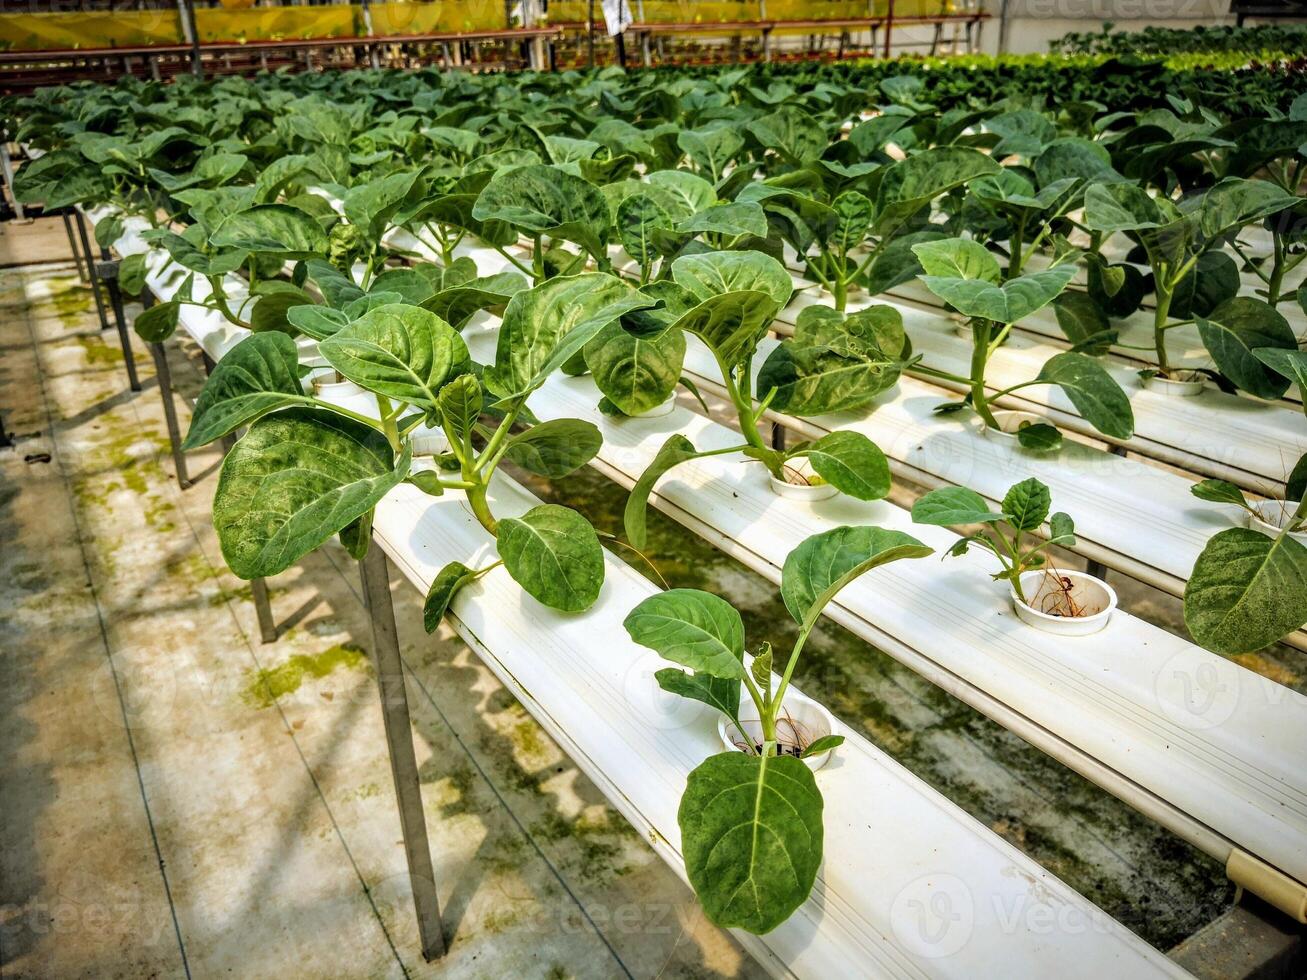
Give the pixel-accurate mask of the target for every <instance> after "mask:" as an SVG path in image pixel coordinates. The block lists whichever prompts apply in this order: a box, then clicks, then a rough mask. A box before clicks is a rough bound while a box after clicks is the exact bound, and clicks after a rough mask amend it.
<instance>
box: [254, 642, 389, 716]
mask: <svg viewBox="0 0 1307 980" xmlns="http://www.w3.org/2000/svg"><path fill="white" fill-rule="evenodd" d="M342 667H343V668H345V669H347V670H370V669H371V665H370V664H369V663H368V653H367V651H366V650H364V649H363V648H362V647H360V646H358V645H357V644H354V643H339V644H337V645H336V646H333V647H329V648H328V649H326V650H323V651H322V652H321V653H315V654H304V653H297V654H295V655H294V656H292V657H291V658H290V659H289V660H286V661H285V662H283V663H280V664H278V665H277V666H276V667H269V668H265V669H263V670H253V671H249V672H248V675H249V678H250V679H249V681H248V682H247V683H246V685H245V688H244V690H243V691H242V692H241V700H242V701H244V702H245V703H246V704H248V705H249V706H250V707H252V708H270V707H272V705H274V704H276V703H277V699H278V698H281V697H285V696H286V695H287V694H292V693H294V692H295V691H298V690H299V688H300V685H302V684H303V683H304V681H305V680H307V679H309V678H313V679H321V678H323V677H326V676H327V675H328V674H330V673H332V672H333V671H335V670H337V669H338V668H342Z"/></svg>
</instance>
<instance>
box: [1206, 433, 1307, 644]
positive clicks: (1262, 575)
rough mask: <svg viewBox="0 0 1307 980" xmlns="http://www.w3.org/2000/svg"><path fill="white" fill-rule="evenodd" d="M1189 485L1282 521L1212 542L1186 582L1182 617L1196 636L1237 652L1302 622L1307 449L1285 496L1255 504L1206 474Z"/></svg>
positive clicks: (1306, 611) (1210, 497)
mask: <svg viewBox="0 0 1307 980" xmlns="http://www.w3.org/2000/svg"><path fill="white" fill-rule="evenodd" d="M1190 489H1191V492H1192V493H1193V495H1194V496H1195V497H1197V498H1198V499H1199V500H1206V501H1209V502H1211V503H1218V504H1233V505H1234V506H1236V507H1239V508H1241V509H1242V510H1244V511H1246V512H1247V513H1248V514H1250V515H1251V516H1252V517H1253V518H1254V519H1256V520H1257V521H1259V522H1260V523H1261V524H1262V525H1263V526H1267V527H1272V528H1274V527H1277V526H1278V528H1279V531H1278V533H1276V534H1274V535H1267V534H1266V533H1264V532H1262V531H1258V530H1254V529H1251V528H1242V527H1234V528H1229V529H1227V530H1225V531H1220V532H1218V533H1217V534H1215V535H1214V536H1213V537H1212V538H1211V540H1209V541H1208V542H1207V545H1206V546H1205V547H1204V548H1203V550H1202V552H1201V553H1200V554H1199V556H1198V559H1197V560H1196V561H1195V562H1194V567H1193V570H1192V571H1191V572H1190V573H1189V581H1188V582H1187V583H1186V585H1185V593H1184V621H1185V626H1186V627H1187V628H1188V629H1189V633H1190V635H1191V636H1192V637H1193V638H1194V640H1195V641H1196V642H1198V643H1200V644H1201V645H1202V646H1204V647H1206V648H1207V649H1208V650H1211V651H1213V652H1214V653H1222V654H1227V655H1232V654H1239V653H1249V652H1251V651H1254V650H1260V649H1261V648H1263V647H1266V646H1269V645H1270V644H1272V643H1275V642H1276V641H1277V640H1281V639H1283V638H1284V637H1285V636H1286V635H1288V634H1289V633H1292V632H1293V631H1294V630H1297V629H1300V628H1302V626H1303V624H1304V623H1307V585H1304V572H1307V548H1304V547H1303V545H1302V544H1301V543H1300V542H1299V541H1298V540H1297V539H1296V538H1295V537H1294V535H1301V534H1302V533H1303V531H1304V530H1305V529H1307V503H1304V502H1303V501H1304V499H1305V498H1307V455H1304V456H1303V457H1302V458H1301V459H1299V460H1298V462H1297V464H1296V465H1295V466H1294V468H1293V470H1292V471H1291V472H1290V473H1289V476H1288V478H1287V479H1286V480H1285V485H1284V500H1282V501H1263V502H1262V504H1261V505H1257V504H1254V503H1252V502H1251V501H1249V499H1248V497H1247V495H1245V494H1244V492H1243V491H1242V490H1241V489H1239V487H1237V486H1235V485H1234V484H1233V483H1230V482H1229V481H1227V480H1201V481H1199V482H1198V483H1196V484H1194V485H1193V487H1191V488H1190ZM1267 505H1269V506H1267ZM1268 510H1269V511H1270V513H1267V511H1268Z"/></svg>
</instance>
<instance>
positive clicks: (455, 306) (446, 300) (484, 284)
mask: <svg viewBox="0 0 1307 980" xmlns="http://www.w3.org/2000/svg"><path fill="white" fill-rule="evenodd" d="M526 288H527V281H526V279H525V278H524V277H523V276H521V275H520V274H519V273H516V272H497V273H495V274H494V275H493V276H481V277H478V278H475V279H469V280H467V281H465V282H460V283H458V284H456V285H452V286H447V287H446V288H443V289H441V290H440V291H439V292H437V293H436V294H435V295H434V296H432V297H431V298H430V299H428V300H425V301H424V302H423V303H422V306H423V308H424V309H428V310H430V311H431V312H432V313H434V314H436V316H438V317H440V318H441V319H442V320H444V321H445V322H446V323H448V324H449V325H450V326H451V327H453V328H454V329H455V330H461V329H463V326H464V325H465V324H466V323H467V321H468V320H470V319H471V318H472V315H473V314H475V313H477V312H479V311H480V310H488V309H491V308H493V307H496V306H503V305H504V304H505V303H507V302H508V301H509V300H510V299H512V298H513V295H514V294H515V293H517V292H518V291H520V290H523V289H526Z"/></svg>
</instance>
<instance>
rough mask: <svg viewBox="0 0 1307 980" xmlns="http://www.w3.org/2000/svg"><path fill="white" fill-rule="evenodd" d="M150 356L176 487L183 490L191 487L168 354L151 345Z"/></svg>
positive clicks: (159, 347) (161, 345)
mask: <svg viewBox="0 0 1307 980" xmlns="http://www.w3.org/2000/svg"><path fill="white" fill-rule="evenodd" d="M150 356H151V357H153V358H154V373H155V376H156V377H157V378H158V381H159V395H160V397H161V398H163V418H164V421H165V422H167V424H168V445H169V446H171V447H172V465H173V468H174V469H176V470H177V485H178V486H179V487H181V488H182V489H183V490H185V489H186V488H187V487H189V486H190V485H191V478H190V474H188V473H187V472H186V454H185V453H184V452H182V433H181V428H180V426H178V424H177V403H176V400H175V398H176V396H175V395H174V394H173V390H172V372H171V371H170V370H169V369H168V352H167V351H165V350H164V347H163V344H151V345H150Z"/></svg>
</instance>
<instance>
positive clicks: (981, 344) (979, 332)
mask: <svg viewBox="0 0 1307 980" xmlns="http://www.w3.org/2000/svg"><path fill="white" fill-rule="evenodd" d="M972 323H973V326H974V328H975V331H974V332H975V337H974V339H973V341H972V348H971V378H970V383H971V407H972V408H974V409H975V410H976V414H978V415H979V416H980V418H981V419H982V420H983V421H984V423H985V425H987V426H989V428H991V429H997V428H998V427H999V425H998V420H997V419H996V418H994V413H993V412H992V411H990V408H989V400H988V399H987V398H986V397H985V366H986V365H987V364H988V363H989V353H990V340H989V337H990V330H991V329H992V327H991V324H990V322H989V321H988V320H986V319H983V318H981V317H977V318H976V319H975V320H973V321H972Z"/></svg>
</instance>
